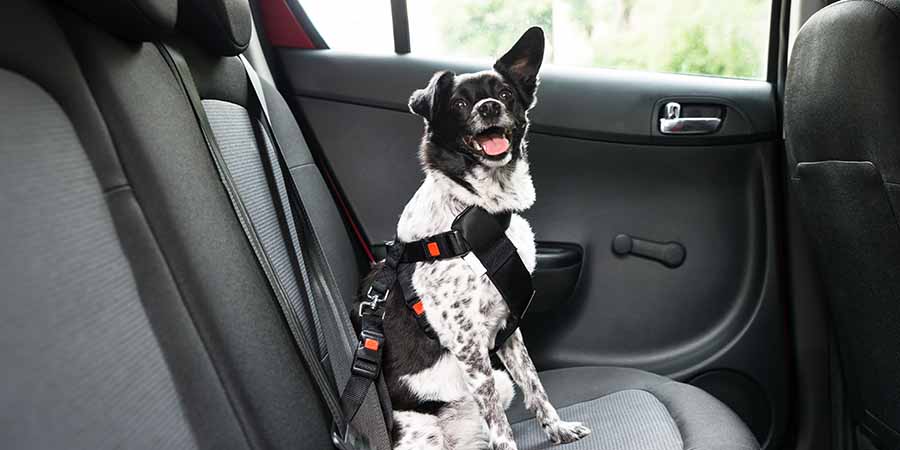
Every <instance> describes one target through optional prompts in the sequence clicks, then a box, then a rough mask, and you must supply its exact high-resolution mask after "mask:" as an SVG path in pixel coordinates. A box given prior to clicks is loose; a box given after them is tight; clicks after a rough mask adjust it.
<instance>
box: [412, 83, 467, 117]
mask: <svg viewBox="0 0 900 450" xmlns="http://www.w3.org/2000/svg"><path fill="white" fill-rule="evenodd" d="M455 77H456V75H455V74H454V73H453V72H448V71H443V72H438V73H436V74H434V76H433V77H431V81H429V82H428V86H425V88H423V89H418V90H416V91H415V92H413V93H412V96H411V97H409V110H410V111H412V112H413V113H414V114H418V115H420V116H422V117H424V118H425V120H428V121H429V122H431V120H432V119H433V118H434V115H435V114H436V113H437V112H438V111H440V110H441V108H442V107H443V106H444V103H446V102H448V101H449V97H450V89H451V88H452V87H453V79H454V78H455Z"/></svg>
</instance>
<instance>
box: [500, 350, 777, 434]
mask: <svg viewBox="0 0 900 450" xmlns="http://www.w3.org/2000/svg"><path fill="white" fill-rule="evenodd" d="M540 376H541V381H542V382H543V384H544V387H545V388H546V389H547V393H548V394H549V396H550V400H551V401H552V402H553V404H554V405H555V406H556V407H557V408H559V409H560V410H561V411H566V413H565V414H566V415H567V416H566V417H567V418H568V419H569V420H582V421H585V422H586V423H588V425H589V426H591V427H592V429H594V430H595V431H596V430H604V432H605V434H602V433H596V432H595V433H592V435H591V436H590V437H588V438H586V439H587V440H586V442H585V444H583V445H587V443H591V444H590V445H592V446H593V447H584V448H595V447H596V448H607V446H608V445H613V444H610V442H619V441H620V440H623V439H626V437H627V440H632V439H636V438H631V437H630V436H633V435H635V434H639V435H648V436H655V437H656V440H649V441H648V442H654V443H655V442H657V441H660V442H662V443H667V442H668V443H671V442H673V441H672V439H671V438H670V437H666V436H668V435H667V434H666V432H665V431H664V430H665V428H664V427H662V425H661V422H660V420H659V419H658V414H656V413H655V412H654V411H656V412H659V411H660V410H659V409H658V407H659V405H661V406H662V407H664V408H665V411H666V415H667V416H668V417H670V418H671V419H672V420H673V423H674V424H675V425H676V427H677V430H678V436H680V440H681V441H682V442H683V448H684V449H685V450H757V449H759V444H758V443H757V442H756V438H755V437H754V436H753V434H752V433H751V432H750V430H749V429H748V428H747V426H746V425H745V424H744V423H743V422H742V421H741V419H740V418H739V417H737V415H736V414H734V412H732V411H731V410H730V409H729V408H728V407H727V406H725V405H724V404H722V402H720V401H718V400H716V399H715V398H714V397H712V396H711V395H709V394H707V393H706V392H703V391H702V390H700V389H698V388H696V387H693V386H690V385H687V384H683V383H679V382H676V381H672V380H670V379H668V378H665V377H661V376H658V375H654V374H651V373H648V372H644V371H641V370H636V369H625V368H618V367H575V368H568V369H556V370H549V371H545V372H542V373H541V374H540ZM633 391H639V392H643V393H646V394H647V395H650V396H652V397H653V398H654V399H655V400H656V401H657V402H658V403H659V405H657V404H656V403H652V402H648V400H647V397H645V396H641V397H640V398H638V400H640V401H641V402H643V403H638V402H637V401H635V396H631V397H613V396H619V395H621V393H622V392H633ZM610 397H613V398H614V399H616V400H617V401H615V402H611V401H609V400H608V399H609V398H610ZM625 398H628V399H629V400H630V401H629V402H624V401H623V400H624V399H625ZM648 403H650V404H651V405H653V406H652V407H649V406H646V405H647V404H648ZM638 404H640V405H642V406H640V408H638V407H637V406H635V405H638ZM573 408H574V409H573ZM629 408H630V409H629ZM638 409H641V410H640V411H638ZM573 412H574V413H573ZM612 415H617V416H618V415H620V416H621V417H618V418H616V419H613V422H609V420H610V419H609V417H611V416H612ZM507 416H508V417H509V418H510V422H512V423H514V424H516V425H515V426H514V428H515V429H516V430H517V431H518V432H519V433H525V432H526V431H525V430H534V429H535V427H537V428H539V427H538V425H537V424H536V423H535V420H534V419H531V417H532V416H533V415H532V414H531V413H530V412H528V411H527V410H526V409H525V407H524V405H523V404H522V400H521V395H520V394H519V395H517V397H516V399H515V400H514V401H513V404H512V406H510V408H509V410H508V411H507ZM663 422H665V421H663ZM651 424H655V425H651ZM536 436H537V434H534V433H533V432H532V431H528V432H527V434H523V435H519V434H517V439H524V441H523V442H539V441H540V439H539V438H538V437H536ZM535 439H536V440H537V441H535ZM648 439H649V438H648ZM545 440H546V439H545ZM534 445H537V444H534ZM541 445H543V444H541ZM666 445H668V444H666ZM535 448H542V447H535ZM613 448H615V447H613ZM626 448H628V447H626ZM662 448H669V447H662ZM675 448H678V449H681V448H682V447H675Z"/></svg>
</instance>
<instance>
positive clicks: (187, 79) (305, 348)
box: [156, 43, 370, 450]
mask: <svg viewBox="0 0 900 450" xmlns="http://www.w3.org/2000/svg"><path fill="white" fill-rule="evenodd" d="M156 45H157V48H158V49H159V51H160V54H161V55H162V56H163V59H164V60H165V61H166V63H167V64H168V65H169V67H170V69H171V70H172V73H173V74H174V75H175V77H176V78H177V79H178V81H179V83H180V84H181V87H182V89H183V90H184V92H185V94H186V96H187V98H188V101H189V103H190V105H191V109H192V110H193V113H194V116H195V118H196V119H197V123H198V125H199V126H200V131H201V134H202V135H203V139H204V141H205V143H206V146H207V149H208V150H209V153H210V156H211V158H212V160H213V165H214V166H215V168H216V171H217V172H218V175H219V179H220V180H221V182H222V185H223V186H224V187H225V192H226V194H227V195H228V199H229V201H230V202H231V206H232V209H233V210H234V212H235V215H236V216H237V219H238V222H239V223H240V225H241V229H242V230H243V232H244V235H245V236H246V238H247V241H248V243H249V244H250V247H251V249H252V250H253V254H254V256H255V257H256V259H257V262H258V263H259V265H260V268H261V269H262V270H263V273H264V275H265V277H266V281H267V282H268V284H269V287H270V289H272V292H273V293H274V295H275V298H276V300H277V302H278V304H279V306H280V307H281V310H282V312H283V315H284V317H285V320H286V322H287V323H288V328H289V329H290V331H291V335H292V336H293V338H294V342H295V344H296V345H297V347H298V349H299V350H300V354H301V357H302V358H303V360H304V362H305V363H306V366H307V368H308V369H309V372H310V374H311V375H312V378H313V381H314V383H315V384H316V386H317V387H318V390H319V392H320V394H321V395H322V398H323V400H324V403H325V405H326V407H327V408H328V410H329V412H330V413H331V416H332V418H333V420H334V422H335V423H336V424H338V426H339V427H343V429H345V430H348V432H347V433H345V436H342V438H344V439H343V442H342V443H344V444H347V445H344V446H338V448H340V449H341V450H366V449H368V448H370V447H369V446H367V445H364V444H365V443H364V442H363V443H360V444H361V445H358V446H357V445H355V444H356V442H355V441H353V439H352V437H353V436H355V433H352V432H351V431H350V430H352V427H351V426H350V424H349V423H348V422H347V420H346V416H345V415H344V413H343V410H342V409H341V406H340V399H339V398H338V397H337V395H336V389H335V387H334V386H333V384H332V383H331V382H330V380H331V377H329V376H328V375H327V373H326V370H325V367H324V366H323V364H322V362H321V361H320V360H319V357H320V355H318V354H317V352H316V349H315V348H314V347H313V344H311V343H310V342H309V339H308V336H307V335H312V336H315V333H314V332H311V331H309V330H310V328H311V327H310V324H309V323H308V322H309V320H306V319H305V318H304V317H306V316H304V315H303V314H300V311H298V309H299V308H298V305H294V304H293V303H291V302H290V300H289V298H288V296H287V294H286V291H285V289H284V287H283V285H282V284H281V281H280V280H279V278H278V276H277V274H276V272H275V269H274V264H273V263H272V261H271V260H270V259H269V256H268V255H267V254H266V252H265V250H264V248H263V245H262V242H261V240H260V238H259V234H258V232H257V230H256V228H255V226H254V224H253V222H252V220H251V217H250V214H249V213H248V211H247V208H246V207H245V205H244V203H243V200H242V199H241V198H240V196H239V195H238V191H237V186H236V184H235V182H234V180H233V179H232V176H231V173H230V171H229V170H228V166H227V164H226V163H225V158H224V156H223V154H222V152H221V149H219V146H218V143H217V142H216V140H215V136H214V134H213V131H212V127H211V126H210V124H209V119H208V118H207V116H206V111H205V109H204V108H203V103H202V101H201V99H200V95H199V93H198V92H197V87H196V85H195V84H194V81H193V78H192V76H191V72H190V68H189V67H188V66H187V63H186V62H185V60H184V58H183V57H182V56H181V55H180V54H179V53H178V52H177V51H176V50H174V49H172V48H170V47H168V46H167V45H165V44H161V43H157V44H156ZM316 338H317V336H316ZM336 445H337V443H336Z"/></svg>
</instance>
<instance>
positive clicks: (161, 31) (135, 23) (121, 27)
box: [65, 0, 178, 42]
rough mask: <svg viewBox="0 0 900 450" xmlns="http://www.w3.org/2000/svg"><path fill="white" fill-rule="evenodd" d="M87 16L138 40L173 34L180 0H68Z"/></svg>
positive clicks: (71, 5)
mask: <svg viewBox="0 0 900 450" xmlns="http://www.w3.org/2000/svg"><path fill="white" fill-rule="evenodd" d="M65 2H66V3H68V5H69V6H70V7H71V8H72V9H75V10H76V11H78V12H79V13H80V14H83V15H84V16H85V17H86V18H88V19H89V20H91V21H92V22H95V23H97V24H98V25H100V26H102V27H104V28H105V29H107V30H109V31H110V32H112V33H115V34H116V35H117V36H119V37H121V38H123V39H127V40H130V41H135V42H142V41H152V40H155V39H159V38H161V37H163V36H165V35H166V34H168V33H170V32H171V31H172V30H173V29H174V28H175V20H176V18H177V17H178V0H65Z"/></svg>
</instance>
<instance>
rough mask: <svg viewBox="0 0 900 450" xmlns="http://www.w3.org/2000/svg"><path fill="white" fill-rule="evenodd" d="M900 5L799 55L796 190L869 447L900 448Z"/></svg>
mask: <svg viewBox="0 0 900 450" xmlns="http://www.w3.org/2000/svg"><path fill="white" fill-rule="evenodd" d="M898 43H900V1H897V0H878V1H875V0H848V1H842V2H839V3H836V4H833V5H831V6H829V7H827V8H824V9H823V10H821V11H819V12H818V13H817V14H815V15H814V16H813V17H812V18H810V20H809V21H808V22H807V23H806V24H805V25H804V26H803V28H802V30H801V31H800V33H799V35H798V36H797V40H796V43H795V44H794V48H793V51H792V55H791V61H790V65H789V68H788V74H787V85H786V91H785V138H786V146H787V150H788V158H789V161H790V167H791V171H792V173H791V175H792V188H793V189H794V190H795V193H796V198H797V200H798V204H799V207H800V212H801V216H802V218H803V221H804V224H805V227H806V230H807V233H808V235H809V236H810V239H811V241H812V244H813V249H814V252H815V259H816V262H817V265H818V269H819V272H820V274H821V276H822V279H823V283H824V286H825V291H826V296H827V300H828V302H829V306H830V311H831V317H832V322H833V325H834V329H835V333H836V340H837V342H838V351H839V354H840V362H841V366H842V370H843V373H844V377H845V379H846V384H847V386H846V391H847V392H846V394H847V396H848V400H849V402H848V406H849V412H850V416H851V418H852V421H853V423H854V424H855V426H856V427H857V429H858V431H860V432H861V434H860V436H861V437H860V439H859V444H858V445H859V448H866V446H871V445H874V446H876V447H877V448H880V449H887V448H898V446H900V227H898V215H897V211H900V209H898V208H900V89H898V87H900V45H898Z"/></svg>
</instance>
